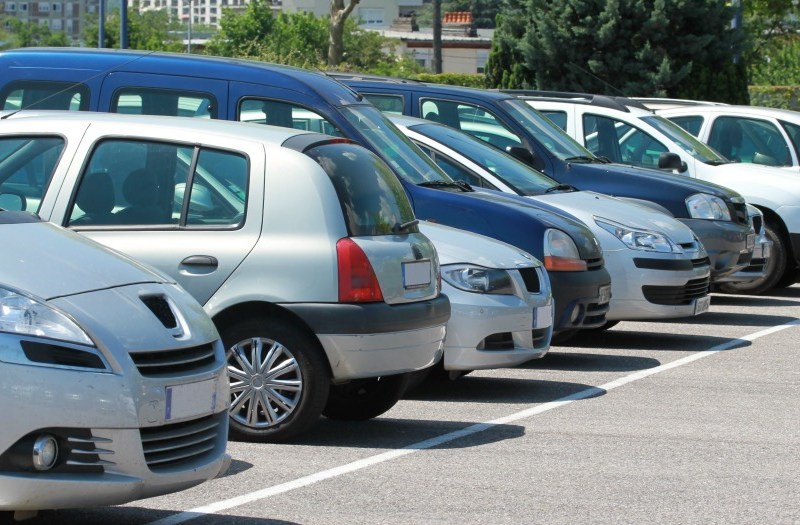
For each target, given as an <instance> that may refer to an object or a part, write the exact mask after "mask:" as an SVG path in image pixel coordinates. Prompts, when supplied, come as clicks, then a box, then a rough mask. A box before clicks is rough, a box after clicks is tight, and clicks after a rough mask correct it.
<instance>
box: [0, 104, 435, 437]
mask: <svg viewBox="0 0 800 525" xmlns="http://www.w3.org/2000/svg"><path fill="white" fill-rule="evenodd" d="M45 113H47V112H45ZM26 115H27V116H26ZM0 152H2V154H0V193H4V194H14V195H18V196H20V197H21V198H22V199H23V200H24V201H26V202H25V207H26V209H27V210H28V211H34V212H38V213H39V215H41V216H42V217H43V218H44V219H46V220H49V221H52V222H55V223H58V224H60V225H63V226H67V227H70V228H73V229H75V230H76V231H80V232H81V233H83V234H84V235H86V236H88V237H91V238H93V239H96V240H98V241H100V242H101V243H103V244H106V245H108V246H111V247H113V248H115V249H117V250H119V251H121V252H123V253H126V254H128V255H130V256H132V257H134V258H136V259H138V260H141V261H143V262H146V263H149V264H151V265H152V266H155V267H156V268H159V269H161V270H162V271H164V272H165V273H167V274H168V275H170V276H171V277H173V278H174V279H175V280H176V281H178V282H179V283H180V284H181V285H182V286H183V287H184V288H186V290H187V291H189V292H190V293H191V294H192V295H193V296H194V297H195V299H197V300H198V301H199V302H200V303H201V304H202V305H203V306H204V308H205V310H206V312H207V313H208V314H209V315H210V316H211V317H212V319H213V320H214V322H215V324H216V326H217V328H218V329H219V331H220V333H221V335H222V339H223V341H224V343H225V346H226V348H227V349H228V351H229V372H230V377H231V408H230V417H231V432H232V434H235V435H236V436H238V437H240V438H243V439H253V440H271V441H278V440H284V439H288V438H290V437H292V436H295V435H297V434H298V433H299V432H302V431H303V430H305V429H307V428H308V427H309V426H311V425H312V424H313V423H314V422H315V421H316V420H317V419H318V418H319V416H320V414H325V415H327V416H329V417H337V418H346V419H367V418H370V417H374V416H376V415H378V414H380V413H383V412H384V411H386V410H388V409H389V408H390V407H391V406H393V405H394V404H395V403H396V402H397V400H398V399H399V397H400V396H401V395H402V393H403V391H404V390H405V382H404V381H405V379H404V377H405V376H404V375H402V374H404V373H406V372H412V371H416V370H419V369H422V368H425V367H428V366H431V365H433V364H434V363H435V362H437V361H438V360H439V359H440V358H441V356H442V341H443V339H444V334H445V324H446V322H447V319H448V318H449V316H450V306H449V302H448V301H447V298H446V297H445V296H443V295H440V294H439V284H438V282H439V263H438V259H437V256H436V252H435V249H434V246H433V244H432V243H431V242H430V241H429V240H428V239H427V238H426V237H425V236H424V235H423V234H421V233H420V232H419V229H418V228H417V225H416V224H417V221H416V219H415V218H414V215H413V212H412V209H411V205H410V204H409V202H408V199H407V197H406V195H405V192H404V191H403V188H402V186H401V185H400V184H399V182H398V181H397V179H396V177H395V176H394V174H393V173H392V172H391V171H390V170H389V168H388V167H387V166H386V165H385V164H384V163H383V162H382V161H381V160H380V159H378V158H377V157H376V156H375V155H374V154H372V153H370V152H369V151H367V150H366V149H364V148H362V147H361V146H358V145H356V144H354V143H353V142H352V141H349V140H346V139H334V138H332V137H329V136H325V135H319V134H315V133H307V132H303V131H298V130H292V129H287V128H273V127H266V126H258V125H251V124H241V123H231V122H219V121H211V120H202V119H194V120H192V119H176V118H170V117H147V116H133V115H124V116H123V115H111V114H97V113H86V112H50V113H49V114H41V115H38V116H34V115H30V114H27V113H26V112H21V113H17V114H16V115H14V116H12V117H9V118H6V119H5V120H3V125H2V128H0Z"/></svg>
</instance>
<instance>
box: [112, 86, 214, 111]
mask: <svg viewBox="0 0 800 525" xmlns="http://www.w3.org/2000/svg"><path fill="white" fill-rule="evenodd" d="M111 113H125V114H129V115H165V116H168V117H195V118H217V104H216V101H215V100H214V97H213V96H212V95H209V94H205V93H193V92H183V91H177V90H173V89H153V88H127V87H126V88H123V89H119V90H117V91H116V92H115V93H114V97H113V99H112V100H111Z"/></svg>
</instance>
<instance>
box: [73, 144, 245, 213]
mask: <svg viewBox="0 0 800 525" xmlns="http://www.w3.org/2000/svg"><path fill="white" fill-rule="evenodd" d="M247 166H248V163H247V159H246V158H244V157H243V156H241V155H239V154H236V153H231V152H226V151H220V150H212V149H205V148H198V147H193V146H188V145H182V144H170V143H163V142H148V141H135V140H106V141H103V142H101V143H100V144H98V145H97V146H96V147H95V149H94V151H93V152H92V155H91V157H90V160H89V164H88V166H87V168H86V170H85V172H84V174H83V177H82V178H81V181H80V183H79V186H78V191H77V193H76V196H75V200H74V203H73V207H72V209H71V210H70V214H69V216H70V221H69V224H70V225H75V226H81V225H142V226H151V227H153V226H156V227H178V226H187V227H194V228H214V227H230V226H235V225H238V224H239V223H240V222H241V221H242V219H243V214H244V209H245V202H246V189H247V173H248V167H247ZM190 167H194V170H190ZM187 187H189V188H190V190H189V192H188V195H187V192H186V188H187Z"/></svg>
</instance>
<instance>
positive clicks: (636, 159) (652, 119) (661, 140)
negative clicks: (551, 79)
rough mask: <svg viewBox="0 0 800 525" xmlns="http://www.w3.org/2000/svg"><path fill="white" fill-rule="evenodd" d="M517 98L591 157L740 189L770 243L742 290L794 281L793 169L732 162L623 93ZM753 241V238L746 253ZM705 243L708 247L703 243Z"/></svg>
mask: <svg viewBox="0 0 800 525" xmlns="http://www.w3.org/2000/svg"><path fill="white" fill-rule="evenodd" d="M522 98H523V99H524V100H525V101H526V102H528V104H531V105H532V106H533V107H534V108H536V109H537V110H539V111H541V112H543V113H544V114H545V115H547V116H548V117H549V118H551V119H554V121H558V122H559V123H561V124H563V125H564V126H566V127H565V129H566V131H567V133H568V134H569V135H570V136H572V137H573V138H574V139H575V140H577V141H578V142H580V143H582V144H584V145H585V146H586V147H587V148H588V149H589V150H591V151H592V153H594V154H596V155H601V156H604V157H607V158H609V159H611V160H612V161H615V162H622V163H627V164H631V165H633V166H644V167H651V168H659V169H662V170H664V171H665V172H668V173H674V174H676V175H683V176H684V177H685V178H692V179H701V180H704V181H708V182H712V183H714V184H719V185H723V186H727V187H728V188H731V189H732V190H734V191H736V192H738V193H739V194H741V196H742V197H744V198H745V200H746V202H747V203H748V204H752V205H754V206H756V207H758V208H759V209H760V210H761V211H762V212H763V214H764V219H765V221H766V225H765V228H766V234H767V237H768V238H769V240H770V241H771V242H772V243H773V245H772V254H771V256H770V257H769V259H768V261H767V265H766V268H765V271H764V276H763V277H762V278H761V279H758V280H757V282H750V283H747V284H746V288H747V292H748V293H754V294H758V293H765V292H768V291H769V290H770V289H772V288H773V287H776V286H778V287H781V286H789V285H791V284H793V283H794V282H796V281H797V278H798V269H800V266H798V265H800V179H798V178H797V177H796V176H793V174H792V173H789V172H787V171H785V170H781V169H778V168H774V167H769V166H758V165H755V164H741V163H733V162H730V161H729V160H728V159H726V158H725V157H723V156H722V155H720V154H719V153H718V152H717V151H715V150H714V149H713V148H711V147H709V146H708V145H707V144H704V143H703V142H700V141H699V140H698V139H697V138H696V137H694V136H693V135H692V134H690V133H688V132H687V131H686V130H684V129H683V128H681V127H680V126H678V125H676V124H675V123H674V122H671V121H670V120H668V119H667V118H665V117H664V116H662V115H656V114H654V113H653V112H652V111H650V110H648V109H647V108H646V107H644V106H643V105H642V104H641V103H640V102H638V101H635V100H632V99H627V98H625V97H606V96H600V95H585V94H570V93H561V94H559V93H546V94H543V95H541V96H530V95H524V96H522ZM709 107H716V106H709ZM723 211H724V210H723ZM754 240H755V237H754V236H753V237H752V238H751V243H750V244H749V247H750V249H751V250H752V249H753V247H754V246H755V244H754ZM706 248H707V249H709V251H710V250H711V249H712V248H710V247H709V246H708V245H706ZM751 257H752V256H751ZM748 262H749V261H748Z"/></svg>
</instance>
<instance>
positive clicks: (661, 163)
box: [658, 151, 689, 173]
mask: <svg viewBox="0 0 800 525" xmlns="http://www.w3.org/2000/svg"><path fill="white" fill-rule="evenodd" d="M658 168H659V169H662V170H670V171H672V170H678V173H683V172H684V171H686V170H687V169H689V166H687V165H686V163H685V162H683V161H682V160H681V157H680V155H678V154H677V153H672V152H671V151H665V152H664V153H662V154H661V155H659V156H658Z"/></svg>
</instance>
